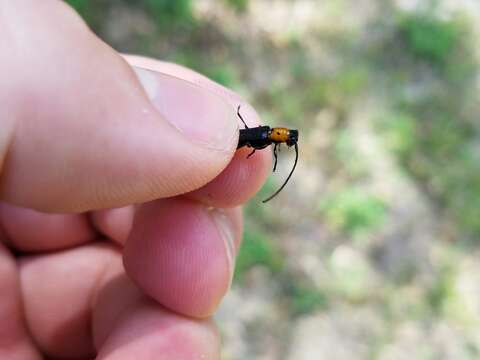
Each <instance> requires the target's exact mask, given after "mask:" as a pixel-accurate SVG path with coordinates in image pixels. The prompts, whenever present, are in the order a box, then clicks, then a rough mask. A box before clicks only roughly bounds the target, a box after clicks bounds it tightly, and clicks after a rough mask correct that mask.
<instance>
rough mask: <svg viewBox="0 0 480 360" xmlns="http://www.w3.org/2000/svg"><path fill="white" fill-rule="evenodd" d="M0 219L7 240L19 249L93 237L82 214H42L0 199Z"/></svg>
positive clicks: (36, 248) (49, 246) (63, 245)
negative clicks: (2, 201) (1, 201)
mask: <svg viewBox="0 0 480 360" xmlns="http://www.w3.org/2000/svg"><path fill="white" fill-rule="evenodd" d="M0 223H1V224H3V228H4V231H5V235H6V237H7V238H8V244H9V245H10V246H12V247H13V248H15V249H17V250H21V251H47V250H58V249H62V248H66V247H71V246H77V245H81V244H84V243H86V242H89V241H91V240H93V239H94V238H95V236H96V235H95V231H94V230H93V228H92V227H91V226H90V225H89V223H88V219H87V217H86V216H85V215H82V214H78V215H77V214H70V215H68V214H45V213H41V212H38V211H35V210H31V209H26V208H21V207H17V206H13V205H9V204H6V203H0Z"/></svg>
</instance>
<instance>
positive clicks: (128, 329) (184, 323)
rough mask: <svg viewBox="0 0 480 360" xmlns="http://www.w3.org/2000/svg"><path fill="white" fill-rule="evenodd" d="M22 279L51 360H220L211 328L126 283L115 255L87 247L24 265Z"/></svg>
mask: <svg viewBox="0 0 480 360" xmlns="http://www.w3.org/2000/svg"><path fill="white" fill-rule="evenodd" d="M20 274H21V283H22V293H23V297H24V299H25V300H24V309H25V318H26V321H27V323H28V326H29V329H30V333H31V335H32V336H33V338H34V340H35V342H36V344H37V345H38V346H39V347H40V349H41V350H42V351H43V353H44V354H46V355H47V356H49V357H53V358H93V357H94V356H95V355H96V353H97V352H100V354H99V355H98V356H99V358H102V359H103V358H108V359H132V358H142V359H150V358H151V359H193V358H195V356H198V355H199V354H205V355H206V356H207V357H206V358H207V359H217V358H218V355H217V354H218V347H219V340H218V334H217V333H216V332H215V330H214V329H213V328H212V326H211V324H210V323H209V322H208V321H199V320H192V319H187V318H183V317H181V316H180V315H175V314H171V313H169V312H168V311H166V310H165V309H163V308H161V307H160V306H159V305H157V304H154V303H153V302H152V301H151V300H147V299H146V298H145V296H144V295H142V294H141V292H140V291H139V290H138V289H137V288H136V287H135V286H134V285H133V284H132V283H131V281H130V280H128V279H127V278H126V276H125V274H124V273H123V267H122V265H121V258H120V254H119V253H118V252H117V251H116V250H115V249H113V248H109V247H106V246H98V245H89V246H85V247H82V248H78V249H74V250H68V251H63V252H58V253H55V254H51V255H47V256H34V257H28V258H24V260H23V261H22V262H21V272H20ZM79 274H81V275H82V276H78V275H79ZM0 326H1V324H0ZM152 354H153V355H152ZM173 355H175V356H173ZM192 355H195V356H192Z"/></svg>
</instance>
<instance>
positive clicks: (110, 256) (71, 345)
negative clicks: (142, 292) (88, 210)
mask: <svg viewBox="0 0 480 360" xmlns="http://www.w3.org/2000/svg"><path fill="white" fill-rule="evenodd" d="M121 269H122V266H121V257H120V254H119V252H118V251H116V250H115V249H114V248H113V247H108V246H105V245H103V246H100V245H98V244H97V245H88V246H83V247H80V248H76V249H73V250H66V251H62V252H57V253H53V254H50V255H42V256H30V257H25V258H23V259H22V261H21V263H20V279H21V289H22V295H23V308H24V313H25V320H26V323H27V324H28V328H29V330H30V334H31V336H32V337H33V339H34V341H35V343H36V344H37V346H38V347H39V348H40V349H41V350H42V352H43V353H45V354H46V355H48V356H50V357H53V358H75V359H78V358H92V357H93V355H94V354H95V348H94V345H93V339H92V332H91V315H92V304H93V302H94V300H95V297H96V293H97V291H98V290H99V287H100V286H101V285H102V283H103V278H108V277H109V276H110V274H111V273H112V272H114V273H118V272H119V271H121Z"/></svg>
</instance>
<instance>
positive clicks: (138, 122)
mask: <svg viewBox="0 0 480 360" xmlns="http://www.w3.org/2000/svg"><path fill="white" fill-rule="evenodd" d="M1 10H2V11H1V12H0V17H1V19H0V20H1V22H2V24H4V25H5V26H4V27H5V28H6V29H15V28H20V29H24V31H22V32H12V33H9V34H8V35H9V36H6V44H3V48H4V49H5V52H6V53H8V54H11V55H10V56H8V57H3V58H2V60H1V63H0V77H1V78H2V79H5V80H6V81H5V82H4V83H2V88H1V90H0V101H1V103H2V108H1V109H0V118H1V119H2V124H1V125H0V126H1V127H2V131H0V133H1V134H2V135H1V136H0V159H3V162H2V161H0V164H1V165H2V168H1V170H0V171H1V178H0V198H3V199H4V200H6V201H8V202H11V203H14V204H16V205H20V206H25V207H30V208H35V209H37V210H48V211H52V212H61V211H77V212H79V211H85V210H90V209H98V208H112V207H121V206H124V205H128V204H132V203H139V202H143V201H148V200H152V199H156V198H160V197H169V196H174V195H177V194H181V193H185V192H188V191H192V190H194V189H196V188H199V187H200V186H202V185H204V184H206V183H207V182H209V181H211V180H212V179H213V178H214V177H215V176H216V175H218V174H219V173H220V172H221V171H222V170H223V169H224V168H225V166H226V165H227V164H228V162H229V161H230V159H231V157H232V156H233V153H234V151H235V147H236V143H237V139H238V124H237V120H236V115H235V110H234V109H233V108H232V107H231V106H230V104H229V103H228V102H226V101H225V100H224V99H223V98H221V97H220V96H217V95H216V94H215V93H213V92H211V91H208V90H206V89H204V88H201V87H198V86H196V85H192V84H191V83H189V82H186V81H184V80H181V79H179V78H176V77H172V76H168V75H162V74H155V73H153V72H149V71H146V70H139V71H138V72H137V75H136V74H135V73H134V72H133V71H132V69H131V67H130V66H129V65H128V64H127V63H126V62H125V61H124V60H123V59H122V58H121V57H120V56H118V55H117V54H116V53H115V52H114V51H113V50H112V49H111V48H109V47H108V46H106V45H105V44H104V43H102V42H101V41H100V40H99V39H98V38H96V37H95V36H94V35H93V34H92V33H91V32H90V31H89V30H88V29H87V28H86V27H85V25H84V24H83V22H82V21H81V20H80V19H79V18H78V16H77V15H76V14H74V13H73V12H72V11H71V10H70V9H69V8H68V7H67V6H66V5H65V4H64V3H63V2H60V1H53V0H46V1H41V2H39V1H31V0H30V1H29V0H19V1H15V2H4V3H2V8H1ZM59 28H62V31H61V32H58V29H59ZM44 39H49V41H48V42H45V41H44ZM33 58H34V59H35V61H33V62H32V61H31V59H33ZM139 80H140V81H139ZM150 99H152V101H153V103H154V104H155V105H154V104H152V101H151V100H150ZM3 119H6V120H3ZM39 174H41V176H39Z"/></svg>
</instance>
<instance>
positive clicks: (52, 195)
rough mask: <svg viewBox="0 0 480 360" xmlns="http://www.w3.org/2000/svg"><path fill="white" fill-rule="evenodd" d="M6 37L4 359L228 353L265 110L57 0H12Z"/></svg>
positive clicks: (262, 174) (266, 167)
mask: <svg viewBox="0 0 480 360" xmlns="http://www.w3.org/2000/svg"><path fill="white" fill-rule="evenodd" d="M0 42H1V49H0V79H1V82H0V104H1V106H0V358H1V359H14V360H16V359H27V360H28V359H42V358H45V357H47V358H48V357H50V358H77V359H87V358H92V357H94V356H97V358H99V359H134V358H135V359H218V358H219V356H220V355H219V354H220V339H219V334H218V332H217V330H216V328H215V326H214V324H213V323H212V321H211V320H210V317H211V315H212V314H213V313H214V312H215V310H216V308H217V307H218V305H219V303H220V301H221V299H222V298H223V297H224V295H225V293H226V292H227V291H228V288H229V286H230V283H231V277H232V274H233V266H234V261H235V260H234V259H235V255H236V253H237V251H238V247H239V244H240V239H241V233H242V216H241V205H242V204H243V203H244V202H245V201H247V200H248V199H249V198H250V197H251V196H252V195H253V194H255V192H256V191H258V189H259V187H260V186H261V185H262V183H263V182H264V180H265V178H266V177H267V176H268V174H269V171H270V166H271V155H270V153H269V152H265V151H259V152H257V153H256V154H255V156H253V157H251V158H250V159H248V160H247V159H246V155H247V153H248V150H242V151H239V152H236V143H237V140H238V126H239V125H238V120H237V118H236V107H237V106H238V104H242V114H243V115H244V118H246V119H247V122H248V123H249V125H252V126H255V125H256V124H258V123H259V122H260V121H259V119H258V116H257V115H256V113H255V111H254V110H253V109H252V108H251V107H250V106H249V105H248V104H245V103H244V102H243V101H242V100H241V99H240V98H239V96H238V95H236V94H235V93H233V92H231V91H230V90H228V89H225V88H223V87H221V86H220V85H218V84H215V83H213V82H211V81H210V80H208V79H206V78H204V77H203V76H201V75H199V74H197V73H195V72H193V71H191V70H189V69H186V68H183V67H180V66H178V65H175V64H169V63H163V62H159V61H156V60H152V59H146V58H140V57H134V56H121V55H119V54H118V53H116V52H115V51H114V50H113V49H111V48H110V47H108V46H107V45H105V44H104V43H103V42H102V41H101V40H99V39H98V38H97V37H96V36H95V35H94V34H93V33H91V31H90V30H89V29H88V28H87V26H86V25H85V24H84V23H83V21H82V20H81V19H80V18H79V17H78V16H77V15H76V14H75V13H74V12H73V11H72V10H71V9H70V8H68V7H67V6H66V5H65V4H64V3H63V2H61V1H57V0H42V1H37V0H16V1H10V0H0ZM133 67H141V68H146V69H151V70H154V71H155V72H156V73H160V75H155V73H154V72H148V71H141V70H140V71H138V70H135V71H134V70H133ZM152 74H153V75H152ZM162 74H163V75H162Z"/></svg>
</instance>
